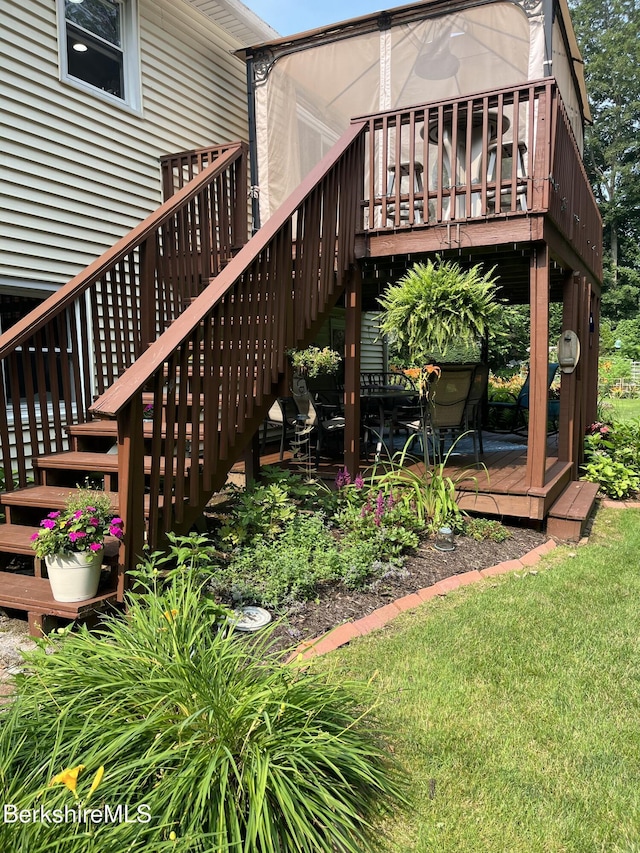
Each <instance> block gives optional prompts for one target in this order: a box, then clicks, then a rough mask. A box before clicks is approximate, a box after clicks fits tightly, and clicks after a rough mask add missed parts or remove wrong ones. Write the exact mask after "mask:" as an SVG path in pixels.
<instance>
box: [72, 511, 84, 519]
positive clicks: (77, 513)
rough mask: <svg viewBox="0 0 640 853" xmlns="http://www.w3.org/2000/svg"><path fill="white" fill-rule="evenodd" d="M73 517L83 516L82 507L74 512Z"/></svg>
mask: <svg viewBox="0 0 640 853" xmlns="http://www.w3.org/2000/svg"><path fill="white" fill-rule="evenodd" d="M73 517H74V518H82V510H81V509H77V510H76V511H75V512H74V513H73Z"/></svg>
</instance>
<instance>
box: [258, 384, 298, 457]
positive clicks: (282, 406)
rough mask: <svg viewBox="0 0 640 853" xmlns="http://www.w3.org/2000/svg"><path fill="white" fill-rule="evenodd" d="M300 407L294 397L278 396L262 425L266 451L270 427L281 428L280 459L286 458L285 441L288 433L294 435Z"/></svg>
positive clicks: (263, 445) (263, 446)
mask: <svg viewBox="0 0 640 853" xmlns="http://www.w3.org/2000/svg"><path fill="white" fill-rule="evenodd" d="M297 415H298V409H297V407H296V404H295V401H294V399H293V397H278V399H277V400H276V401H275V403H274V404H273V405H272V406H271V408H270V409H269V411H268V412H267V417H266V418H265V419H264V422H263V425H262V450H261V452H262V453H264V451H265V447H266V444H267V430H268V429H269V427H279V428H280V461H281V462H282V460H283V459H284V443H285V441H286V439H287V435H293V433H294V430H295V425H296V417H297Z"/></svg>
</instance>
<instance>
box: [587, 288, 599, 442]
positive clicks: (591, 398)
mask: <svg viewBox="0 0 640 853" xmlns="http://www.w3.org/2000/svg"><path fill="white" fill-rule="evenodd" d="M590 308H591V310H590V317H589V366H588V374H587V376H586V382H587V422H586V426H588V425H589V424H592V423H593V422H594V421H596V420H597V419H598V355H599V351H600V296H599V294H598V293H596V292H594V287H593V285H592V286H591V306H590Z"/></svg>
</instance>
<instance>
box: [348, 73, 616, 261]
mask: <svg viewBox="0 0 640 853" xmlns="http://www.w3.org/2000/svg"><path fill="white" fill-rule="evenodd" d="M362 120H365V121H366V122H367V129H368V134H367V149H366V169H367V179H366V185H365V192H364V197H363V201H362V219H361V223H360V227H361V229H363V230H364V231H369V232H384V231H390V230H398V229H403V228H413V227H416V226H430V225H433V226H438V225H443V224H450V223H456V222H457V223H459V222H469V221H473V220H485V221H490V220H492V219H496V218H499V217H500V218H503V219H504V218H505V217H509V218H513V217H526V216H528V215H531V214H536V213H545V214H548V215H550V217H551V218H552V219H553V220H554V221H555V223H556V224H557V225H558V227H559V228H560V230H561V232H562V233H563V234H564V236H565V237H566V238H567V239H568V240H569V241H570V242H573V243H574V244H575V247H576V249H577V250H578V251H579V253H580V255H581V257H583V258H584V259H585V261H586V262H587V264H588V266H589V268H590V269H591V270H592V271H593V272H594V273H595V274H596V275H597V276H598V277H600V273H601V251H600V244H601V239H600V236H599V235H600V234H601V220H600V215H599V212H598V208H597V205H596V202H595V199H594V197H593V193H592V192H591V188H590V186H589V181H588V179H587V176H586V173H585V170H584V166H583V164H582V158H581V156H580V152H579V150H578V146H577V144H576V141H575V138H574V135H573V131H572V129H571V125H570V123H569V120H568V118H567V114H566V111H565V108H564V105H563V104H562V100H561V98H560V95H559V93H558V90H557V85H556V83H555V81H554V80H551V79H546V80H542V81H539V82H531V83H526V84H522V85H521V86H516V87H514V88H510V89H500V90H495V91H491V92H485V93H481V94H477V95H472V96H466V97H459V98H454V99H449V100H446V101H438V102H434V103H430V104H428V105H422V106H418V107H411V108H406V109H401V110H390V111H387V112H384V113H378V114H375V115H370V116H365V117H364V118H361V119H357V121H362Z"/></svg>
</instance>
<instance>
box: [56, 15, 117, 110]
mask: <svg viewBox="0 0 640 853" xmlns="http://www.w3.org/2000/svg"><path fill="white" fill-rule="evenodd" d="M65 23H66V35H67V63H68V69H67V70H68V73H69V74H70V75H71V76H72V77H77V78H78V79H79V80H83V81H84V82H85V83H89V84H90V85H91V86H95V87H96V88H97V89H102V91H104V92H108V93H109V94H111V95H114V96H115V97H116V98H122V99H123V100H124V98H125V91H124V54H123V44H122V4H121V3H120V2H117V0H65Z"/></svg>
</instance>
